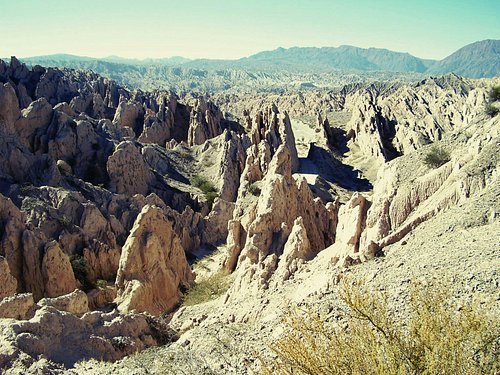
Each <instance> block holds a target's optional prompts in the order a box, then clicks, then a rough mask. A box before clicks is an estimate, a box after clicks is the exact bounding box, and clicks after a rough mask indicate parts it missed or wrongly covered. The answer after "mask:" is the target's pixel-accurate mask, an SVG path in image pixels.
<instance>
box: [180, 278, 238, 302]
mask: <svg viewBox="0 0 500 375" xmlns="http://www.w3.org/2000/svg"><path fill="white" fill-rule="evenodd" d="M229 285H230V283H229V277H228V275H226V274H225V273H224V272H219V273H216V274H214V275H212V276H210V277H208V278H207V279H205V280H202V281H200V282H199V283H196V284H195V285H194V286H192V287H191V288H189V289H188V290H187V291H186V293H185V294H184V305H186V306H191V305H198V304H200V303H203V302H207V301H210V300H212V299H214V298H217V297H219V296H221V295H222V294H224V293H225V292H226V291H227V290H228V288H229Z"/></svg>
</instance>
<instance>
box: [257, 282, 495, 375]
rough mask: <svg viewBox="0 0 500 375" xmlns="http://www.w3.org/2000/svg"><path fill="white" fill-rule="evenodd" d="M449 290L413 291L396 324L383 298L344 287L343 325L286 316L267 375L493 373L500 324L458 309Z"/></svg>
mask: <svg viewBox="0 0 500 375" xmlns="http://www.w3.org/2000/svg"><path fill="white" fill-rule="evenodd" d="M448 290H449V288H448V289H446V288H444V287H438V288H432V287H430V286H423V285H421V284H418V283H417V284H416V285H414V286H413V288H411V293H410V301H409V308H410V315H409V317H408V321H407V324H398V323H396V322H395V319H394V316H393V314H392V313H391V312H390V310H389V306H388V297H387V295H386V294H381V293H376V292H373V291H369V290H367V288H366V286H365V285H364V284H363V283H360V282H353V281H352V280H348V281H344V282H343V283H341V285H340V297H341V300H342V301H343V302H344V303H345V305H346V307H347V310H346V311H344V312H343V313H342V315H343V316H342V318H344V319H345V322H347V326H341V325H335V324H333V323H330V322H328V321H327V319H326V318H323V317H320V316H319V315H318V314H315V313H311V312H310V311H309V312H304V311H294V312H292V313H290V314H289V315H288V317H287V319H286V321H285V326H286V330H285V334H284V336H283V337H282V338H281V339H279V340H278V341H277V342H275V343H274V344H273V345H272V346H271V349H272V350H273V351H274V352H275V353H276V355H277V357H278V358H277V360H276V361H273V363H263V367H264V370H263V372H264V373H266V374H270V373H273V374H384V375H386V374H453V375H455V374H494V373H497V371H499V370H500V360H499V356H498V355H499V350H500V319H499V318H498V316H496V315H494V314H491V315H490V312H489V311H487V309H485V308H484V306H481V308H479V307H478V305H474V304H468V305H464V306H460V307H459V306H457V305H456V304H454V303H453V300H452V299H451V297H450V293H449V291H448Z"/></svg>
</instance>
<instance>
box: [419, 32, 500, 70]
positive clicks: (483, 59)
mask: <svg viewBox="0 0 500 375" xmlns="http://www.w3.org/2000/svg"><path fill="white" fill-rule="evenodd" d="M427 72H428V73H430V74H446V73H449V72H454V73H456V74H458V75H461V76H465V77H471V78H482V77H498V76H499V75H500V40H483V41H480V42H476V43H471V44H469V45H467V46H465V47H462V48H460V49H459V50H458V51H456V52H454V53H452V54H451V55H450V56H448V57H446V58H444V59H443V60H441V61H437V62H436V63H434V64H433V65H431V67H430V68H429V70H428V71H427Z"/></svg>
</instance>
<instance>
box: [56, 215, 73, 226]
mask: <svg viewBox="0 0 500 375" xmlns="http://www.w3.org/2000/svg"><path fill="white" fill-rule="evenodd" d="M58 221H59V224H60V225H61V226H62V227H63V228H64V229H69V227H70V225H71V221H70V220H69V219H68V218H67V217H66V216H65V215H63V216H61V217H60V218H59V219H58Z"/></svg>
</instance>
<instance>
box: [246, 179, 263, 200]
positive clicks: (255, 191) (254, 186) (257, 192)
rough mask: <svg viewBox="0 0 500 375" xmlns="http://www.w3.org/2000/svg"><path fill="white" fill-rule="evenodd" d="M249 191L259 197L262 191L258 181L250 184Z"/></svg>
mask: <svg viewBox="0 0 500 375" xmlns="http://www.w3.org/2000/svg"><path fill="white" fill-rule="evenodd" d="M248 191H249V192H250V194H252V195H255V196H256V197H258V196H259V195H260V193H261V189H260V186H259V185H258V184H257V183H256V182H254V183H253V184H250V186H249V187H248Z"/></svg>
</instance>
